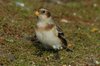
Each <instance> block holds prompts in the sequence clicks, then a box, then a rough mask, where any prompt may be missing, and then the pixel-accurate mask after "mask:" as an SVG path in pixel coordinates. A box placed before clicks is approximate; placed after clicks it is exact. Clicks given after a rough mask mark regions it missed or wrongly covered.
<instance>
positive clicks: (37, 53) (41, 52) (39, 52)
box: [33, 49, 45, 57]
mask: <svg viewBox="0 0 100 66" xmlns="http://www.w3.org/2000/svg"><path fill="white" fill-rule="evenodd" d="M44 51H45V50H41V49H37V50H36V51H35V53H34V54H33V55H37V56H39V57H41V56H42V55H43V52H44Z"/></svg>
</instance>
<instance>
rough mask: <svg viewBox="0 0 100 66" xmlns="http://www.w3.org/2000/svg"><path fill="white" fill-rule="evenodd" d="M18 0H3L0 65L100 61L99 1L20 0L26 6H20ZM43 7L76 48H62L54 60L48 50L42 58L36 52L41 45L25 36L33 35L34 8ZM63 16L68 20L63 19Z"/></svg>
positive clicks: (91, 65) (83, 65)
mask: <svg viewBox="0 0 100 66" xmlns="http://www.w3.org/2000/svg"><path fill="white" fill-rule="evenodd" d="M17 1H18V0H0V66H68V65H71V66H96V64H95V62H99V63H100V1H99V0H90V1H88V0H80V1H78V0H75V1H74V2H73V1H68V2H67V3H66V4H64V5H59V4H53V3H44V2H40V0H19V1H20V2H23V3H24V4H25V7H20V6H17V5H16V2H17ZM44 4H45V5H44ZM43 6H44V7H45V8H48V9H49V10H50V12H51V13H52V16H53V17H54V19H55V21H57V23H58V24H60V26H61V28H62V29H63V31H64V33H65V36H66V37H67V40H68V44H69V45H71V46H72V47H71V48H72V49H73V52H66V51H65V50H62V51H60V52H59V55H60V58H61V59H60V60H55V59H54V58H53V57H52V55H53V53H52V52H48V51H44V52H43V55H42V56H41V57H40V56H37V55H34V53H35V52H36V51H37V50H39V48H37V47H35V46H34V44H35V43H34V42H31V41H30V40H27V39H26V37H29V36H32V35H34V26H35V24H36V16H35V15H34V10H35V9H38V8H40V7H43ZM63 18H64V19H66V20H68V23H63V22H60V20H61V19H63ZM98 66H99V65H98Z"/></svg>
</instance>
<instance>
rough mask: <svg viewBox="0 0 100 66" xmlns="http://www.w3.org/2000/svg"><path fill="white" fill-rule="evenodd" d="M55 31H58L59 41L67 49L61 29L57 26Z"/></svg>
mask: <svg viewBox="0 0 100 66" xmlns="http://www.w3.org/2000/svg"><path fill="white" fill-rule="evenodd" d="M57 31H58V37H59V38H60V40H61V41H62V43H63V47H64V48H67V40H66V38H65V36H64V33H63V31H62V29H61V28H60V27H59V26H57Z"/></svg>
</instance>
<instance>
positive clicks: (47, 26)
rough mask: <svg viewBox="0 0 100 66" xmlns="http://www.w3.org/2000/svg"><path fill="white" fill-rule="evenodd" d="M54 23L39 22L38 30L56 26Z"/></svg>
mask: <svg viewBox="0 0 100 66" xmlns="http://www.w3.org/2000/svg"><path fill="white" fill-rule="evenodd" d="M54 26H55V25H54V24H37V26H36V30H46V31H48V30H50V29H52V28H53V27H54Z"/></svg>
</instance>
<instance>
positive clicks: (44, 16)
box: [35, 8, 51, 20]
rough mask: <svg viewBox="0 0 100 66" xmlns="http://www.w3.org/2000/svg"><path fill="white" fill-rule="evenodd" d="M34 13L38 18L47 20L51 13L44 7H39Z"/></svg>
mask: <svg viewBox="0 0 100 66" xmlns="http://www.w3.org/2000/svg"><path fill="white" fill-rule="evenodd" d="M35 15H36V16H37V17H38V19H39V20H47V19H49V18H51V13H50V12H49V11H48V10H47V9H44V8H41V9H39V10H38V11H36V12H35Z"/></svg>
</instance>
